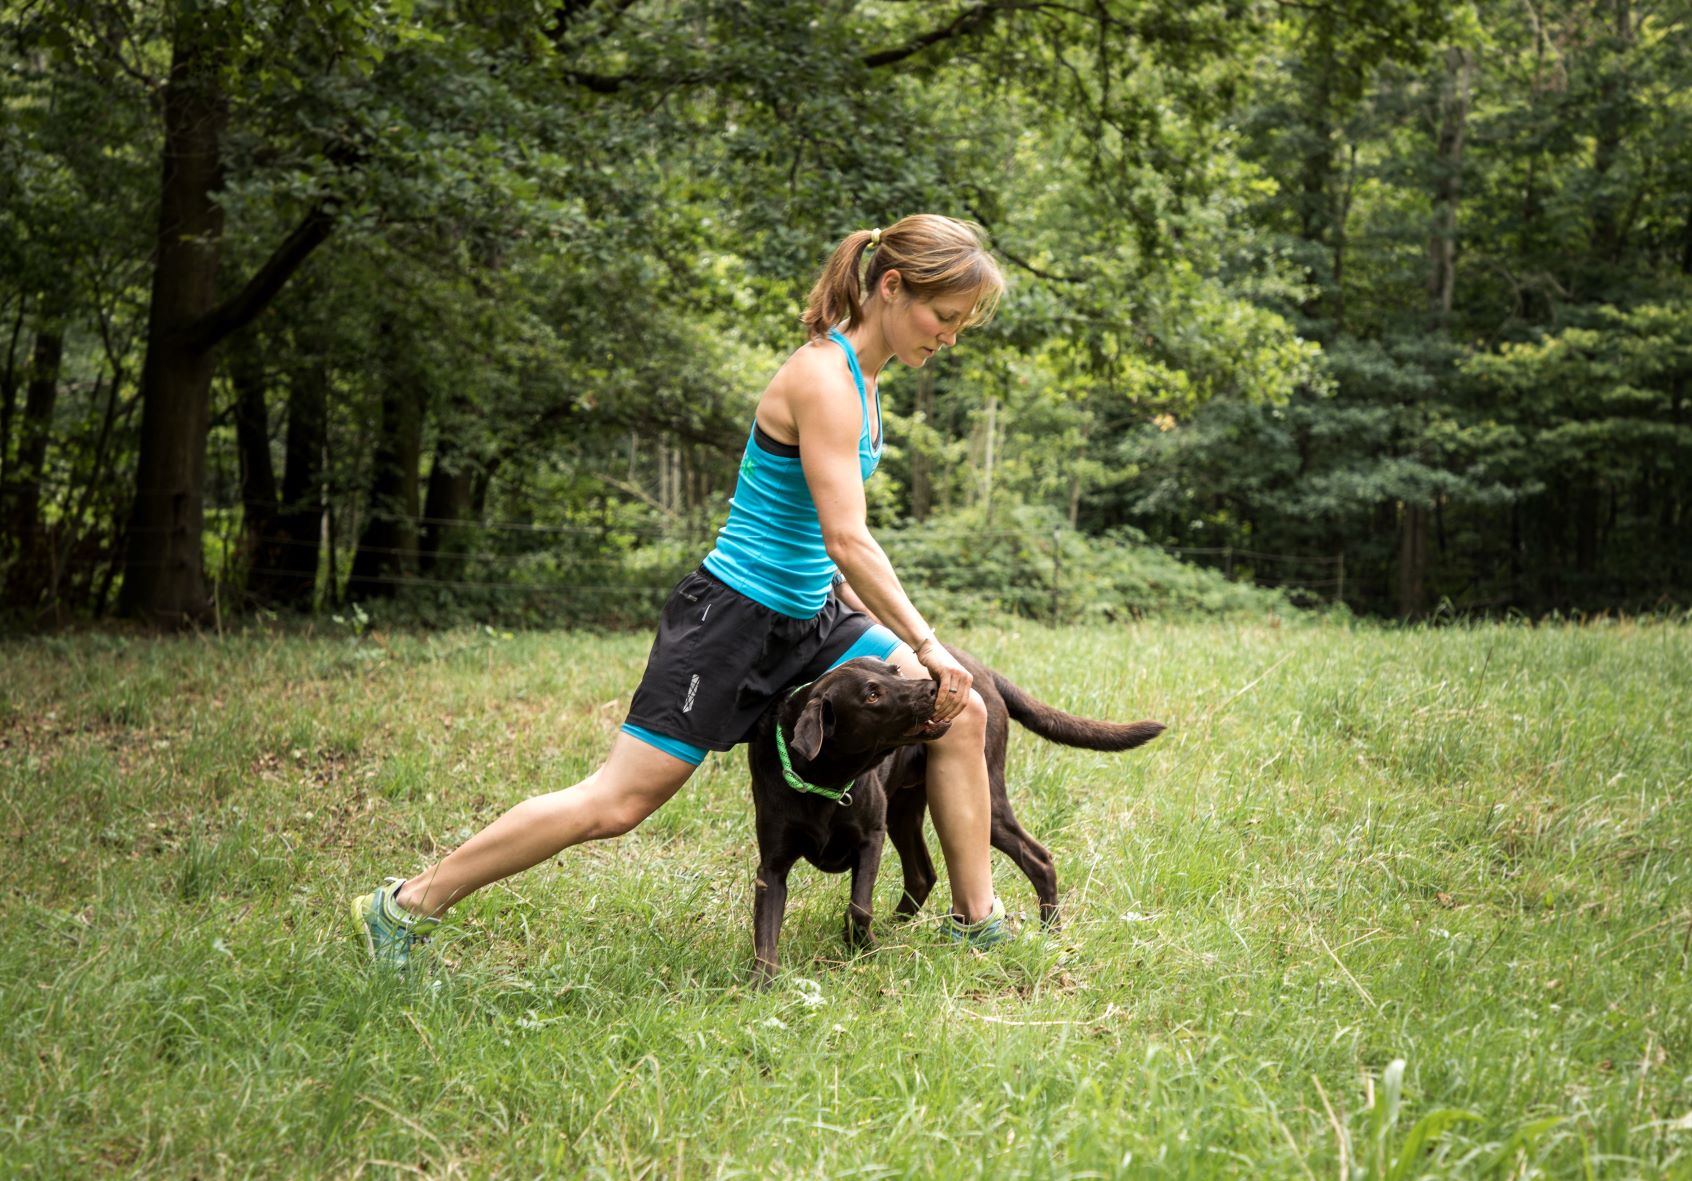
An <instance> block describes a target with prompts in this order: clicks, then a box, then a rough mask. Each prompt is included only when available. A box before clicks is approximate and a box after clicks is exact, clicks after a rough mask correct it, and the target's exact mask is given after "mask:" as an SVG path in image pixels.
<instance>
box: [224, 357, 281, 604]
mask: <svg viewBox="0 0 1692 1181" xmlns="http://www.w3.org/2000/svg"><path fill="white" fill-rule="evenodd" d="M258 343H259V342H258V341H256V340H254V339H252V338H251V337H250V336H249V337H248V338H247V339H246V340H244V341H243V342H242V347H241V348H239V349H237V350H236V351H235V353H234V355H233V358H232V365H231V371H230V381H231V382H232V383H233V384H234V386H235V446H236V450H237V451H238V452H239V454H240V459H241V554H242V558H243V561H242V563H241V565H242V567H243V569H244V571H245V573H246V576H247V577H246V587H247V593H248V595H249V597H251V598H253V599H255V600H256V601H258V602H266V601H267V600H266V599H265V598H264V597H263V596H262V595H261V594H259V593H258V592H259V591H261V590H262V588H263V583H264V579H265V577H266V576H267V573H268V572H269V571H270V570H272V569H274V568H275V565H276V559H277V556H278V555H277V554H275V553H274V552H273V551H272V550H271V548H270V546H269V544H268V543H269V541H270V539H271V538H272V537H273V536H274V535H275V532H276V468H275V465H274V464H273V463H272V462H271V459H270V414H269V410H268V409H267V407H266V406H265V389H264V387H265V373H264V364H263V359H262V357H261V356H260V354H259V352H258Z"/></svg>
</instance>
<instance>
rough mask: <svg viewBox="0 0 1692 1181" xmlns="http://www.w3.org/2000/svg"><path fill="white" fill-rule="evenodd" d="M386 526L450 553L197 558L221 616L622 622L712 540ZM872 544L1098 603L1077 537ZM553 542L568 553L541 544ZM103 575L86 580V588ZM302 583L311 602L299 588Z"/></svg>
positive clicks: (1039, 598) (216, 553) (1255, 567)
mask: <svg viewBox="0 0 1692 1181" xmlns="http://www.w3.org/2000/svg"><path fill="white" fill-rule="evenodd" d="M382 520H383V522H384V523H385V524H388V525H392V526H395V527H401V528H405V529H408V530H415V531H416V534H414V535H420V534H422V533H423V532H425V531H427V530H431V529H433V530H444V531H449V533H448V537H447V539H446V541H445V543H444V544H442V545H441V546H440V547H439V548H437V549H435V550H434V551H432V552H430V551H426V550H425V549H423V548H422V547H421V546H419V545H411V544H400V545H373V544H367V543H345V542H341V541H339V540H337V541H336V542H335V543H334V544H333V545H331V544H329V542H328V530H327V529H326V528H321V527H320V529H319V532H318V534H317V536H315V537H285V536H273V537H267V538H265V539H263V541H262V542H261V543H260V545H259V547H258V549H257V550H256V551H249V550H248V549H246V548H244V547H245V546H246V545H247V542H246V541H245V540H244V539H243V538H242V537H241V534H240V530H239V527H238V525H239V523H238V520H236V519H235V514H226V515H225V517H224V519H223V520H222V521H221V522H215V521H212V522H208V527H207V528H206V529H205V530H204V532H203V541H202V545H201V547H200V551H201V552H202V553H203V555H204V557H205V558H206V559H207V565H208V567H209V568H210V572H211V575H212V581H213V584H214V593H218V592H221V593H222V595H223V596H224V602H225V604H226V605H227V604H228V603H229V601H230V599H231V598H232V597H234V596H235V595H237V594H239V593H241V592H242V591H243V588H245V589H246V590H252V589H254V588H261V587H263V586H265V585H266V584H268V585H269V586H270V587H271V588H277V587H284V586H286V587H289V588H290V589H291V596H290V597H291V598H292V599H293V601H295V602H298V601H299V600H300V599H301V598H308V597H309V599H310V601H312V602H313V603H315V604H318V605H322V606H327V607H334V606H336V605H338V604H341V603H345V602H349V601H354V600H361V599H368V598H372V597H378V596H400V597H409V598H411V599H416V598H418V597H419V596H423V597H430V598H432V599H433V601H435V602H436V603H437V604H438V605H440V606H441V607H442V608H443V609H445V608H449V607H450V606H451V605H452V604H451V601H450V600H452V599H453V598H455V597H456V598H474V599H476V600H477V601H478V602H479V603H482V604H485V603H486V602H487V601H488V600H489V599H496V600H497V599H505V600H508V601H509V602H510V604H511V606H512V609H513V610H515V611H518V612H529V613H532V614H537V615H545V614H548V613H554V614H557V615H559V616H560V617H563V618H571V619H577V620H585V619H595V618H600V619H605V620H608V621H617V620H633V619H636V618H643V617H650V616H651V615H653V614H654V613H655V612H656V611H657V609H658V607H659V606H660V605H661V604H662V602H663V599H664V597H665V595H666V594H667V592H668V590H669V588H670V587H671V585H673V583H674V582H675V581H676V579H678V578H680V577H681V576H682V575H683V574H685V573H687V572H688V571H689V570H691V569H693V568H695V567H696V566H697V565H698V564H699V562H700V560H701V559H702V558H703V557H704V555H705V554H706V553H707V552H708V551H709V549H710V546H711V539H712V537H713V536H714V531H713V530H712V529H710V528H708V527H705V526H703V525H699V526H696V527H687V528H677V527H664V526H656V525H645V524H642V525H624V524H620V523H614V522H598V523H593V524H583V523H559V524H550V523H542V522H534V521H464V520H458V519H451V518H441V517H431V516H424V515H417V516H396V515H392V514H388V515H384V516H383V518H382ZM367 523H368V519H367ZM143 532H149V533H155V534H175V535H178V536H181V535H182V534H183V530H181V529H169V528H165V529H153V530H144V531H143ZM349 532H350V530H349ZM132 533H133V531H132ZM877 536H878V538H880V539H881V540H882V541H883V543H884V546H885V547H886V548H888V549H889V551H890V552H891V553H893V556H894V564H895V568H896V569H898V571H899V572H900V575H901V577H902V579H903V580H904V581H905V582H906V584H907V585H908V586H909V587H911V589H912V590H913V591H916V592H919V593H920V592H921V590H922V589H927V588H930V587H934V586H938V585H947V586H951V587H954V588H955V587H957V586H959V585H961V584H968V583H970V582H972V581H973V582H976V583H979V584H980V585H982V586H984V587H988V588H991V587H994V586H1003V585H1004V584H1005V581H1006V578H1007V574H1006V572H1005V570H1004V569H1002V568H1001V567H1000V566H999V565H998V564H996V563H997V557H998V556H1000V555H1002V553H1003V552H1004V549H1005V547H1007V546H1008V547H1012V548H1014V549H1016V550H1018V551H1020V552H1019V553H1018V554H1017V556H1016V559H1015V561H1016V570H1015V572H1014V579H1015V581H1014V585H1013V586H1009V587H1006V588H1005V593H1004V594H1002V595H1001V596H1000V597H1001V598H1004V599H1007V600H1014V602H1015V604H1016V607H1017V611H1016V613H1018V614H1022V615H1028V616H1032V617H1035V618H1042V617H1043V618H1046V619H1048V620H1050V621H1053V622H1058V621H1061V620H1063V619H1064V618H1065V617H1066V615H1069V614H1073V613H1074V612H1073V610H1072V609H1071V608H1072V606H1073V603H1074V600H1075V597H1076V596H1077V595H1079V594H1082V593H1083V592H1084V591H1086V592H1087V593H1095V594H1096V593H1098V588H1097V587H1096V586H1094V587H1091V588H1090V590H1089V589H1088V588H1086V587H1083V586H1082V585H1081V584H1082V583H1085V582H1087V580H1088V577H1089V576H1088V574H1087V572H1086V571H1085V570H1077V569H1075V568H1074V564H1075V561H1076V555H1077V553H1078V552H1083V551H1078V550H1077V548H1076V547H1077V546H1078V545H1080V546H1086V545H1088V544H1089V543H1092V544H1103V543H1101V542H1100V541H1099V539H1094V538H1091V537H1087V536H1086V535H1082V534H1078V533H1075V532H1073V531H1070V530H1066V529H1061V528H1060V529H1029V528H1025V527H1023V528H1016V527H1003V526H1001V527H996V528H986V529H970V528H962V527H957V526H955V525H936V526H922V525H911V524H904V525H900V526H896V527H893V528H890V529H884V530H880V531H877ZM549 539H550V540H554V541H557V542H560V543H563V544H558V545H546V544H544V542H545V541H547V540H549ZM206 541H209V542H210V545H209V546H208V545H206V544H205V542H206ZM537 542H540V543H543V544H536V543H537ZM995 547H998V548H997V549H996V548H995ZM115 548H116V547H114V549H115ZM1127 548H1131V549H1136V548H1137V549H1144V550H1156V551H1158V552H1160V553H1163V554H1167V555H1169V556H1170V557H1173V558H1176V559H1178V560H1179V561H1181V562H1182V563H1184V564H1185V565H1188V566H1197V567H1203V568H1206V569H1209V570H1212V571H1215V572H1217V573H1219V574H1221V575H1222V577H1223V578H1224V579H1225V580H1227V581H1229V582H1234V583H1239V584H1250V585H1253V586H1257V587H1263V588H1275V589H1279V590H1282V591H1284V592H1286V593H1288V594H1289V595H1291V596H1292V597H1293V598H1294V599H1295V601H1299V602H1303V603H1320V602H1336V603H1337V602H1343V601H1344V597H1345V588H1346V571H1345V558H1344V555H1343V553H1336V554H1309V553H1303V554H1297V553H1294V554H1288V553H1276V552H1272V551H1268V550H1261V549H1255V548H1250V547H1240V546H1228V545H1220V546H1217V545H1179V544H1162V543H1157V542H1151V541H1145V542H1139V543H1132V544H1130V545H1129V546H1128V547H1127ZM289 552H293V553H296V554H298V555H299V556H300V557H301V558H302V559H303V561H302V562H301V563H299V564H298V565H295V564H292V563H290V562H288V561H278V560H277V559H278V558H279V557H285V555H286V554H287V553H289ZM185 560H187V559H185V558H182V557H175V558H172V557H162V556H161V557H159V558H156V559H146V558H143V559H139V560H133V561H125V560H124V555H123V554H122V553H120V552H113V550H108V551H106V552H103V553H98V554H92V555H91V554H87V553H84V554H81V555H76V556H70V555H66V557H65V560H64V561H62V562H61V563H60V565H61V570H60V572H59V574H57V575H56V576H55V581H56V582H57V581H60V580H61V579H63V578H64V577H65V576H66V575H67V574H68V573H69V571H70V570H71V569H72V568H79V569H82V570H83V571H84V572H85V573H87V568H88V567H105V568H107V570H108V573H109V572H110V570H111V569H112V568H113V567H114V564H115V565H121V567H122V568H124V569H128V570H138V569H159V568H164V567H168V566H173V565H176V566H180V565H181V564H182V562H183V561H185ZM1066 567H1068V568H1066ZM372 568H374V570H373V569H372ZM95 577H96V576H94V575H92V574H90V575H88V577H87V578H86V579H85V580H84V585H88V584H89V583H92V582H93V581H95ZM1093 581H1094V582H1096V581H1097V579H1094V580H1093ZM307 586H309V589H310V594H309V596H307V595H305V594H304V593H303V592H302V590H301V588H302V587H307ZM958 593H961V592H958ZM983 593H984V594H991V591H990V590H988V591H984V592H983Z"/></svg>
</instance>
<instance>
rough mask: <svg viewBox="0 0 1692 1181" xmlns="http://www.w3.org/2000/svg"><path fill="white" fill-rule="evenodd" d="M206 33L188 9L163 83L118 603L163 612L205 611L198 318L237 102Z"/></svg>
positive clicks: (205, 371) (219, 220)
mask: <svg viewBox="0 0 1692 1181" xmlns="http://www.w3.org/2000/svg"><path fill="white" fill-rule="evenodd" d="M204 37H205V31H204V29H203V27H201V26H200V25H199V24H198V22H196V21H195V20H194V19H193V18H192V17H188V16H184V17H182V18H180V21H179V24H178V26H177V31H176V38H175V46H174V47H173V52H172V57H171V65H170V75H169V78H168V80H167V81H166V83H165V89H164V124H165V140H164V177H163V182H162V186H161V189H160V204H159V233H158V249H157V257H156V262H155V264H154V267H153V291H152V304H151V307H150V309H149V312H148V317H147V354H146V359H145V361H144V362H143V363H142V368H141V441H140V442H141V455H140V460H139V463H138V465H137V469H136V475H135V503H134V507H133V509H132V510H131V516H130V525H129V530H128V532H129V546H128V558H127V560H126V562H125V563H124V574H123V592H122V595H121V598H120V600H119V610H120V612H121V613H123V614H125V615H138V616H141V617H142V618H145V619H150V620H155V621H159V622H167V621H172V622H174V621H181V620H184V619H189V618H196V617H198V616H200V615H201V614H203V613H204V611H205V609H206V607H207V605H208V603H207V598H206V587H205V575H204V573H203V571H202V569H201V554H200V544H201V543H200V530H201V525H202V522H203V519H204V513H203V505H202V503H201V495H202V484H203V482H204V477H205V467H206V432H207V430H208V429H209V427H210V423H211V379H212V356H211V353H210V351H209V350H207V349H204V348H201V347H199V344H198V342H196V341H195V340H194V338H193V328H194V326H195V325H196V323H197V322H198V321H200V319H201V318H202V317H204V316H205V315H207V314H208V313H209V312H210V311H211V310H212V308H213V306H214V303H215V299H216V294H217V271H218V264H219V261H220V256H221V239H222V236H223V210H222V208H221V207H220V206H219V205H218V203H217V202H216V201H215V200H214V199H213V194H215V193H216V192H217V191H218V189H219V188H220V187H221V186H222V184H223V168H222V161H221V159H220V156H219V139H220V137H221V135H222V132H223V126H224V122H225V120H226V118H227V102H226V100H225V97H224V94H223V92H222V88H221V85H220V83H219V80H218V70H219V68H220V67H219V63H218V62H217V61H216V59H215V55H214V54H212V53H211V52H210V51H209V46H207V45H205V44H202V38H204Z"/></svg>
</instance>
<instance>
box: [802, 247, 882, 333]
mask: <svg viewBox="0 0 1692 1181" xmlns="http://www.w3.org/2000/svg"><path fill="white" fill-rule="evenodd" d="M879 236H880V231H879V230H877V231H873V232H872V231H870V230H853V231H852V232H851V233H850V234H847V235H846V240H845V241H844V242H842V243H841V244H840V245H838V246H836V247H835V248H834V253H833V254H831V255H829V256H828V264H827V265H826V266H824V267H823V272H822V274H821V275H819V276H817V282H816V286H814V287H812V288H811V298H810V301H809V303H808V305H807V306H806V308H805V314H804V315H803V316H801V317H799V318H800V320H801V321H802V322H803V323H804V325H805V327H806V328H807V329H809V330H810V333H811V339H812V340H816V339H817V338H818V337H823V336H827V335H828V330H829V329H830V328H833V327H834V326H835V325H836V324H839V323H841V322H842V321H844V322H845V323H846V325H847V326H848V327H851V328H856V327H857V326H858V321H860V320H862V319H863V294H862V293H863V288H862V287H861V286H860V284H859V282H858V275H859V274H860V273H861V272H862V270H863V265H864V251H866V250H868V249H869V245H870V242H871V241H873V240H874V239H875V238H877V237H879ZM878 277H879V276H878Z"/></svg>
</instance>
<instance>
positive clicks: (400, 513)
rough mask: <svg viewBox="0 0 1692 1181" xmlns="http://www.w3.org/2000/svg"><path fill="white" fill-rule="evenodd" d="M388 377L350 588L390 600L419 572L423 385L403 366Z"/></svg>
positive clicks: (360, 595)
mask: <svg viewBox="0 0 1692 1181" xmlns="http://www.w3.org/2000/svg"><path fill="white" fill-rule="evenodd" d="M389 331H390V332H391V330H389ZM383 380H384V382H385V385H384V387H383V391H382V430H381V434H380V435H379V436H378V438H377V440H376V448H375V453H374V455H373V456H372V459H371V477H370V510H369V513H368V515H367V519H366V521H365V526H364V533H363V535H362V536H361V537H360V538H359V540H358V552H357V553H356V554H355V555H353V568H352V575H351V585H350V586H349V587H348V595H349V597H351V598H354V599H374V598H391V597H392V596H393V594H394V592H395V591H397V590H398V589H399V585H400V583H401V582H402V581H404V580H405V579H407V578H410V577H412V576H414V575H416V573H417V516H418V513H417V508H418V505H417V494H418V488H417V469H418V465H419V463H420V461H421V459H422V451H423V399H424V395H423V389H422V386H421V384H420V383H419V382H417V381H416V380H415V379H414V378H412V377H411V376H410V375H408V374H406V373H405V372H404V371H403V369H401V368H399V367H390V369H389V370H388V372H387V373H386V374H385V375H384V379H383Z"/></svg>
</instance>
